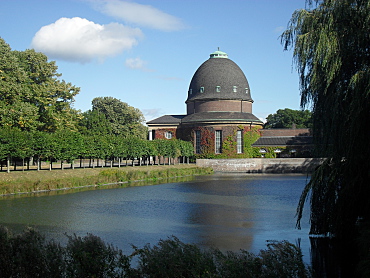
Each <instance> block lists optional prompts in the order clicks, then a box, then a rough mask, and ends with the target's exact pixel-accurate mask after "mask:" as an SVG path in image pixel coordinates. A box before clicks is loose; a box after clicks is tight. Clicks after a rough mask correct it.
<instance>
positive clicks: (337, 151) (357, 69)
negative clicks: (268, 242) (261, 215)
mask: <svg viewBox="0 0 370 278" xmlns="http://www.w3.org/2000/svg"><path fill="white" fill-rule="evenodd" d="M307 2H308V4H309V5H310V6H309V7H311V9H310V10H309V9H303V10H297V11H295V12H294V14H293V15H292V18H291V20H290V23H289V25H288V28H287V30H286V31H285V32H284V33H283V34H282V37H281V39H282V43H283V44H284V47H285V49H288V48H289V47H290V46H293V47H294V54H293V55H294V56H293V57H294V61H295V63H296V65H297V68H298V72H299V76H300V91H301V106H302V107H305V106H308V105H311V106H312V110H313V136H314V142H315V145H316V151H317V152H318V154H320V155H321V157H327V158H326V160H325V162H324V163H323V164H322V165H321V166H320V167H318V168H317V169H316V171H315V172H314V174H313V175H312V177H311V180H310V182H309V183H308V184H307V186H306V187H305V189H304V191H303V193H302V196H301V199H300V202H299V206H298V222H297V224H298V226H299V222H300V220H301V218H302V211H303V207H304V203H305V200H306V199H307V198H308V197H309V196H310V202H311V217H310V218H311V219H310V220H311V231H310V233H311V234H325V235H336V236H338V237H349V236H352V235H354V234H355V233H356V232H357V229H358V227H361V226H362V225H361V224H363V223H366V222H369V221H370V202H369V200H370V186H369V178H370V148H369V146H368V144H369V138H370V129H369V125H368V121H369V119H370V48H369V45H370V37H369V33H370V2H369V1H368V0H341V1H338V0H321V1H315V2H314V3H312V2H313V1H307Z"/></svg>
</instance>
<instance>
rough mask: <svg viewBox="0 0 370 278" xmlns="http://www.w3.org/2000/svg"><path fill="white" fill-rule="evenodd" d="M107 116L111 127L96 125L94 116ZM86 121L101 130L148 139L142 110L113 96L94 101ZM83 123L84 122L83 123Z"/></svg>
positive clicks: (86, 115) (98, 98) (86, 114)
mask: <svg viewBox="0 0 370 278" xmlns="http://www.w3.org/2000/svg"><path fill="white" fill-rule="evenodd" d="M101 114H102V115H104V116H105V118H106V121H107V123H108V124H109V128H107V130H105V131H104V130H102V128H101V126H100V125H96V123H95V121H94V119H93V117H95V118H97V117H102V115H101ZM84 116H85V117H86V122H87V123H91V124H93V125H94V126H92V128H94V129H96V130H97V131H99V132H109V133H111V134H114V135H120V136H124V137H126V138H127V137H130V136H135V137H138V138H141V139H146V137H147V128H146V127H145V126H144V125H143V124H142V123H143V122H144V116H143V114H142V113H141V111H140V110H139V109H137V108H134V107H132V106H130V105H128V104H127V103H125V102H122V101H121V100H119V99H116V98H113V97H97V98H94V99H93V101H92V110H90V111H88V112H87V113H85V115H84ZM82 125H83V124H82Z"/></svg>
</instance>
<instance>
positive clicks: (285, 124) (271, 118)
mask: <svg viewBox="0 0 370 278" xmlns="http://www.w3.org/2000/svg"><path fill="white" fill-rule="evenodd" d="M292 127H295V128H311V127H312V113H311V111H310V110H293V109H289V108H285V109H279V110H277V111H276V113H274V114H270V115H268V116H267V118H266V123H265V125H264V128H292Z"/></svg>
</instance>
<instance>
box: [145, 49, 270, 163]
mask: <svg viewBox="0 0 370 278" xmlns="http://www.w3.org/2000/svg"><path fill="white" fill-rule="evenodd" d="M185 103H186V107H187V114H186V115H165V116H162V117H160V118H157V119H154V120H152V121H149V122H148V123H147V125H148V126H149V129H150V130H151V133H150V135H149V137H150V139H157V138H167V139H169V138H172V137H176V138H179V139H183V140H191V141H192V142H193V143H194V151H195V153H198V154H204V155H206V156H210V155H211V154H220V153H223V152H224V151H227V152H231V153H243V149H244V142H243V138H244V135H245V133H246V132H248V131H250V130H251V129H252V128H253V127H255V126H257V127H259V128H262V125H263V122H262V121H260V120H259V119H258V118H257V117H256V116H254V115H253V114H252V103H253V100H252V98H251V92H250V87H249V84H248V80H247V78H246V77H245V75H244V73H243V71H242V70H241V69H240V67H239V66H238V65H237V64H236V63H235V62H233V61H232V60H230V59H229V58H228V55H227V54H226V53H225V52H222V51H219V50H218V51H215V52H214V53H212V54H210V58H209V59H208V60H206V61H205V62H204V63H203V64H202V65H201V66H200V67H199V68H198V69H197V70H196V72H195V73H194V76H193V78H192V79H191V82H190V85H189V89H188V93H187V99H186V101H185ZM228 145H230V146H228ZM223 147H227V148H226V149H227V150H226V149H223Z"/></svg>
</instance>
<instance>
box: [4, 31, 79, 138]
mask: <svg viewBox="0 0 370 278" xmlns="http://www.w3.org/2000/svg"><path fill="white" fill-rule="evenodd" d="M57 69H58V67H57V66H56V64H55V62H54V61H52V62H49V61H48V58H47V56H46V55H44V54H43V53H40V52H35V51H34V50H25V51H12V50H11V48H10V46H9V45H8V44H6V43H5V41H4V40H3V39H2V38H0V80H1V82H0V125H1V126H10V127H18V128H20V129H21V130H27V131H33V130H36V129H38V130H42V131H47V132H54V131H56V130H58V129H69V130H76V123H77V119H78V117H79V115H78V111H76V110H75V109H73V108H72V104H73V102H74V97H75V96H76V95H77V94H78V92H79V90H80V89H79V88H78V87H76V86H73V85H72V84H71V83H67V82H65V81H64V80H60V77H61V74H60V73H58V72H57Z"/></svg>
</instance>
